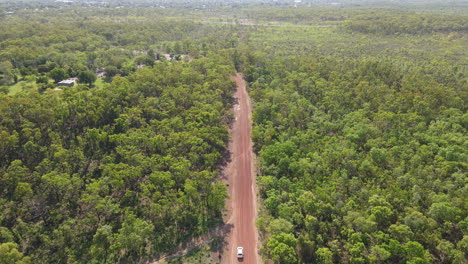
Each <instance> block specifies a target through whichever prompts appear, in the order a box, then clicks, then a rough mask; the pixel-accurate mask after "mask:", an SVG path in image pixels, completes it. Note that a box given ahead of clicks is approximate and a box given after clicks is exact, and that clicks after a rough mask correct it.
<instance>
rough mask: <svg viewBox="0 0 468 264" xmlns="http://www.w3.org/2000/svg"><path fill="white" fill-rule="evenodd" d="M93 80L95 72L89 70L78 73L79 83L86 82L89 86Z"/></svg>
mask: <svg viewBox="0 0 468 264" xmlns="http://www.w3.org/2000/svg"><path fill="white" fill-rule="evenodd" d="M95 81H96V74H95V73H93V72H91V71H89V70H86V71H82V72H80V73H79V74H78V82H80V83H86V84H88V85H89V86H91V85H92V84H93V83H94V82H95Z"/></svg>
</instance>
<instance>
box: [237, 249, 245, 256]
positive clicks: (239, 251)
mask: <svg viewBox="0 0 468 264" xmlns="http://www.w3.org/2000/svg"><path fill="white" fill-rule="evenodd" d="M237 258H239V259H241V258H244V248H243V247H237Z"/></svg>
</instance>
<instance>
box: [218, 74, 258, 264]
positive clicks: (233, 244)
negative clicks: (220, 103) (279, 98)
mask: <svg viewBox="0 0 468 264" xmlns="http://www.w3.org/2000/svg"><path fill="white" fill-rule="evenodd" d="M232 79H233V80H234V81H235V82H236V84H237V91H236V93H235V99H236V101H237V103H236V104H235V105H234V116H235V121H234V123H233V126H232V128H231V131H230V132H231V142H230V144H229V150H230V152H231V161H230V163H229V164H228V165H227V167H226V169H225V171H224V175H225V176H226V177H227V183H228V184H229V197H230V198H229V199H228V202H227V206H228V215H227V218H226V219H225V223H226V225H227V226H230V227H231V229H230V232H229V233H228V235H227V237H226V238H225V239H226V242H227V244H226V247H225V249H224V253H223V255H222V258H221V263H223V264H231V263H238V262H242V263H247V264H255V263H261V258H260V255H259V247H258V231H257V229H256V226H255V221H256V219H257V196H256V184H255V183H256V181H255V171H254V161H253V158H254V154H253V151H252V139H251V137H250V135H251V134H250V132H251V129H252V124H251V113H252V111H251V106H250V100H249V96H248V94H247V88H246V86H245V81H244V79H243V77H242V75H241V74H239V73H238V74H237V75H235V76H233V77H232ZM239 246H241V247H243V248H244V259H242V260H238V259H237V247H239Z"/></svg>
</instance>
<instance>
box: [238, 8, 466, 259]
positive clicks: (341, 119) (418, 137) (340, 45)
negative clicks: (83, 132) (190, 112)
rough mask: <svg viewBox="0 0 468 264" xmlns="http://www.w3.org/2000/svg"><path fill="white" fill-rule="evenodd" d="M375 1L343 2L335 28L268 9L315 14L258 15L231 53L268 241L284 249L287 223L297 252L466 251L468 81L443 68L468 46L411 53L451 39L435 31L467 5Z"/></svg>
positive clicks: (448, 29)
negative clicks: (347, 6)
mask: <svg viewBox="0 0 468 264" xmlns="http://www.w3.org/2000/svg"><path fill="white" fill-rule="evenodd" d="M253 12H259V11H258V10H255V11H253ZM370 12H371V11H370V10H362V9H361V10H359V11H357V10H355V11H350V10H344V11H342V12H336V13H335V16H336V14H340V15H342V17H341V20H337V21H344V22H335V23H336V24H337V25H338V26H337V27H336V28H335V29H334V28H333V26H331V25H330V24H331V23H329V24H328V25H329V27H326V28H314V27H313V26H310V25H313V24H314V23H316V21H315V20H314V19H313V18H312V16H311V15H307V14H306V11H297V12H296V11H293V10H292V11H288V12H286V13H285V15H284V17H281V16H279V14H277V13H275V12H274V9H270V10H269V11H268V12H267V11H265V13H264V14H263V15H264V17H263V19H265V20H268V19H269V18H271V17H275V18H278V19H279V21H287V22H292V21H293V20H294V18H293V17H294V16H293V15H292V14H296V15H303V16H304V19H305V21H304V22H297V23H298V25H295V26H292V25H288V24H281V27H279V26H278V27H275V26H271V27H263V28H262V27H257V28H256V29H252V30H251V31H250V32H249V33H250V40H251V43H253V44H252V46H251V48H250V49H247V48H246V50H245V51H242V52H240V54H242V55H239V54H238V55H237V57H235V58H234V59H236V60H237V61H238V64H239V65H240V66H239V67H240V68H242V69H243V70H244V71H245V74H246V78H247V79H248V80H249V87H250V89H251V96H252V98H253V99H254V101H255V104H254V105H255V110H254V113H253V117H252V118H253V122H254V128H253V131H252V134H253V140H254V149H255V151H256V152H257V153H258V155H259V157H260V169H261V175H260V176H259V179H258V183H259V193H260V195H261V197H262V198H263V200H264V205H265V209H266V211H267V212H268V215H267V216H264V217H263V218H262V227H263V228H262V229H261V230H262V231H263V232H265V236H267V237H268V236H271V237H270V238H269V240H268V242H267V245H266V247H265V252H266V254H267V256H268V257H269V258H270V259H272V260H275V261H279V258H280V256H279V255H278V254H277V255H274V254H273V252H274V251H273V249H274V248H275V246H276V245H277V244H275V243H276V242H275V241H276V238H275V236H276V235H277V234H280V233H281V232H286V233H289V234H294V237H295V238H296V239H297V240H298V243H297V245H296V246H295V247H294V251H295V253H296V254H297V255H296V256H297V260H296V261H297V262H300V263H431V262H440V263H463V262H466V255H464V253H462V252H464V250H465V247H464V244H463V243H464V238H463V235H464V233H465V232H466V228H465V227H466V226H467V225H466V217H467V214H466V212H467V208H466V202H464V201H465V200H466V199H465V196H466V195H465V194H464V193H465V189H466V188H465V187H464V186H466V183H467V182H466V168H467V162H468V159H467V157H468V152H467V148H466V145H467V144H468V143H467V142H468V137H467V134H466V122H465V121H464V119H465V118H466V114H465V113H466V110H467V109H466V102H467V100H468V97H466V92H467V86H466V78H464V77H461V78H459V77H456V74H455V75H454V74H453V71H451V70H448V71H446V69H447V68H446V66H447V65H450V64H452V65H455V66H454V67H456V68H457V70H456V71H458V70H460V69H462V68H463V69H462V70H461V72H463V73H462V74H461V75H460V76H464V75H465V73H466V68H464V67H463V66H461V64H462V63H463V62H461V61H460V57H459V56H460V55H461V54H464V55H466V52H465V51H460V53H459V54H458V55H457V56H453V57H446V56H443V55H442V53H443V52H441V53H438V51H435V52H434V53H426V54H420V55H419V56H417V57H415V56H412V55H409V54H415V53H413V52H416V49H419V48H421V47H419V46H416V45H413V43H416V42H418V43H421V42H422V41H423V39H424V41H429V42H430V43H432V45H433V46H434V47H435V46H438V45H441V46H440V49H439V48H438V50H439V51H443V50H447V49H449V48H447V46H446V47H442V45H443V44H442V42H440V41H438V40H437V38H438V36H444V38H446V37H449V35H452V36H455V35H457V34H458V32H460V31H459V30H462V31H463V30H464V29H463V26H461V24H460V23H459V21H461V20H463V19H464V16H463V15H462V16H453V17H451V18H448V17H446V16H447V14H439V15H432V14H429V13H421V14H414V13H411V12H407V11H401V10H392V11H389V12H388V13H387V14H383V13H382V16H379V15H378V14H379V13H380V12H383V11H379V10H373V12H376V13H372V14H371V13H370ZM386 12H387V11H386ZM330 13H332V12H330ZM376 14H377V15H376ZM268 16H269V18H268ZM330 17H332V16H330ZM377 18H378V19H377ZM444 18H447V20H446V21H444V22H443V23H446V24H444V25H442V24H441V23H439V22H441V20H443V19H444ZM426 19H429V20H426ZM376 20H378V21H376ZM394 20H395V21H394ZM396 20H398V21H396ZM391 21H394V23H393V22H391ZM410 21H426V22H424V23H423V22H422V23H423V24H424V25H422V24H421V23H419V22H418V23H419V24H418V23H411V22H410ZM437 21H439V22H437ZM374 22H376V23H374ZM324 23H325V22H324ZM360 23H361V24H360ZM457 23H458V24H457ZM359 25H360V26H359ZM363 25H366V26H365V27H368V29H365V30H364V29H363V30H360V29H357V27H358V26H359V27H361V26H363ZM374 25H375V28H372V27H373V26H374ZM386 25H387V26H386ZM388 25H390V26H388ZM363 27H364V26H363ZM442 28H443V29H442ZM371 29H372V30H371ZM350 31H352V32H353V34H350V33H349V32H350ZM441 32H444V33H441ZM326 33H328V35H329V36H327V35H326ZM362 33H364V34H362ZM413 34H414V35H413ZM387 35H392V37H391V38H390V37H387ZM345 38H347V39H345ZM293 40H294V41H293ZM322 41H324V42H322ZM325 42H326V43H325ZM262 43H263V45H262ZM403 43H405V44H404V45H406V51H405V52H403V51H402V49H401V46H400V45H402V44H403ZM460 43H466V39H464V40H460ZM256 44H258V45H256ZM335 44H336V45H335ZM346 45H348V46H346ZM462 45H464V44H462ZM314 46H316V47H315V48H314ZM449 46H451V45H449ZM332 47H335V48H334V49H333V48H332ZM423 49H425V50H426V49H430V48H429V47H425V48H423ZM270 54H274V55H276V56H274V55H273V56H272V55H270ZM408 55H409V56H408ZM243 56H244V57H243ZM436 57H437V58H438V59H437V60H438V62H437V63H435V61H434V60H435V58H436ZM429 68H430V70H428V69H429ZM462 175H463V176H462ZM273 242H275V243H273ZM283 248H284V247H283ZM283 251H285V250H283ZM275 252H277V251H275Z"/></svg>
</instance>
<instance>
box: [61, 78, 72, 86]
mask: <svg viewBox="0 0 468 264" xmlns="http://www.w3.org/2000/svg"><path fill="white" fill-rule="evenodd" d="M58 85H60V86H67V87H73V86H74V85H75V80H70V79H67V80H63V81H60V82H58Z"/></svg>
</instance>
